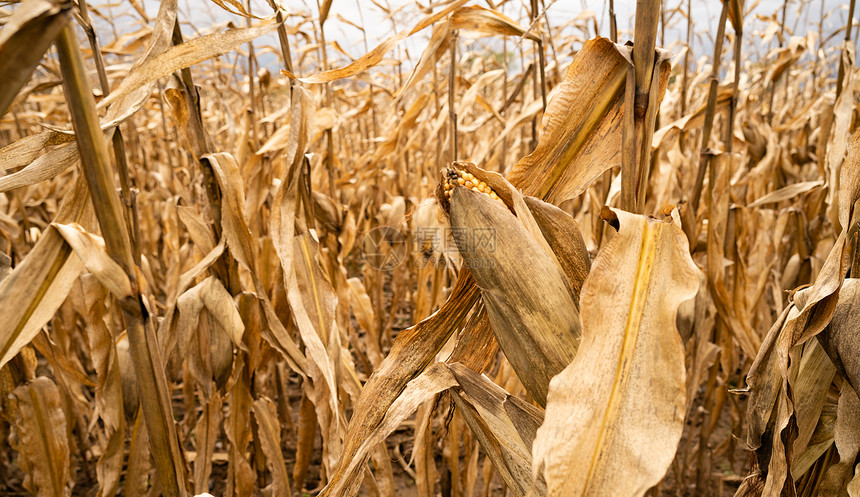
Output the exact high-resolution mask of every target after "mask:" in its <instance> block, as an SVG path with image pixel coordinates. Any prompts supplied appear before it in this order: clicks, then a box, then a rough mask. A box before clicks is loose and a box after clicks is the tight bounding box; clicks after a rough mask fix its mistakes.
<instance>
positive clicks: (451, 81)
mask: <svg viewBox="0 0 860 497" xmlns="http://www.w3.org/2000/svg"><path fill="white" fill-rule="evenodd" d="M456 79H457V30H456V29H455V30H452V31H451V66H450V69H449V71H448V118H449V119H450V121H451V162H454V161H455V160H457V110H456V108H455V107H454V105H456V100H457V98H456V97H457V95H456V91H457V82H456Z"/></svg>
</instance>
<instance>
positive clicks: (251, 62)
mask: <svg viewBox="0 0 860 497" xmlns="http://www.w3.org/2000/svg"><path fill="white" fill-rule="evenodd" d="M245 10H247V11H248V13H249V14H250V13H251V0H245ZM245 25H246V26H248V27H249V28H250V27H251V18H250V17H246V18H245ZM256 65H257V58H256V57H255V55H254V42H253V41H249V42H248V98H249V99H250V102H249V103H248V118H249V119H250V120H251V143H252V144H253V147H254V148H255V149H256V148H257V146H258V143H257V117H256V116H257V113H256V111H255V105H256V100H257V99H256V95H255V92H254V76H255V75H256V73H255V71H254V68H255V66H256Z"/></svg>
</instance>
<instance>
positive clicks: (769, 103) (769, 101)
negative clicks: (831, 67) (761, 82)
mask: <svg viewBox="0 0 860 497" xmlns="http://www.w3.org/2000/svg"><path fill="white" fill-rule="evenodd" d="M787 8H788V0H783V2H782V19H781V20H780V23H779V36H778V39H779V48H782V47H783V46H784V45H785V43H784V42H783V39H784V38H785V14H786V12H785V11H786V9H787ZM849 22H850V21H849ZM840 66H841V64H840ZM778 81H779V80H774V81H772V82H771V85H770V92H769V93H768V96H767V115H766V117H767V122H768V124H770V122H771V121H772V120H773V99H774V96H775V95H776V85H777V83H778ZM786 84H788V83H786Z"/></svg>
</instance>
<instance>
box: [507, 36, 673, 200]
mask: <svg viewBox="0 0 860 497" xmlns="http://www.w3.org/2000/svg"><path fill="white" fill-rule="evenodd" d="M658 66H659V68H660V71H661V73H660V86H659V93H658V103H659V100H660V99H662V96H663V92H664V91H665V88H666V83H667V81H668V77H669V67H668V62H658ZM627 68H628V61H627V59H626V58H625V57H624V55H622V54H621V52H620V51H619V49H618V48H616V46H615V45H614V44H613V43H612V42H610V41H609V40H607V39H605V38H595V39H592V40H588V41H587V42H585V44H584V45H583V47H582V50H580V51H579V52H577V54H576V57H574V59H573V62H572V63H571V65H570V67H569V68H568V70H567V74H566V75H565V78H564V81H562V83H561V84H560V85H559V90H558V93H557V94H556V96H555V97H554V98H553V99H552V100H551V101H550V102H549V105H547V108H546V113H545V114H544V119H543V125H542V132H541V139H540V141H539V142H538V145H537V148H535V150H534V152H532V153H531V154H529V155H527V156H525V157H523V158H522V159H520V161H519V162H517V163H516V165H514V167H513V169H512V170H511V172H510V174H509V175H508V180H510V182H511V183H513V184H514V185H516V186H517V187H518V188H521V189H522V191H523V193H525V194H527V195H531V196H534V197H537V198H540V199H542V200H546V201H547V202H550V203H552V204H559V203H561V202H562V201H564V200H566V199H569V198H573V197H575V196H576V195H579V194H580V193H582V192H583V191H585V189H586V188H587V187H588V185H589V184H591V182H592V181H594V180H595V179H597V178H598V177H599V176H600V175H601V174H603V172H604V171H606V170H607V169H609V168H612V167H613V166H618V165H620V164H621V149H622V147H621V122H622V116H623V101H624V82H625V78H626V75H627Z"/></svg>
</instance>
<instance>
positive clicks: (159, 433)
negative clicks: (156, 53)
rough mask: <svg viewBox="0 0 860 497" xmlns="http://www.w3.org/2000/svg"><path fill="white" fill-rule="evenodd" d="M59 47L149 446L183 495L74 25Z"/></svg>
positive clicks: (154, 355)
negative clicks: (120, 283) (126, 295)
mask: <svg viewBox="0 0 860 497" xmlns="http://www.w3.org/2000/svg"><path fill="white" fill-rule="evenodd" d="M57 51H58V54H59V59H60V68H61V70H62V73H63V84H64V87H65V89H66V101H67V104H68V106H69V111H70V113H71V116H72V123H73V124H74V128H75V132H76V135H77V142H78V150H79V153H80V156H81V164H82V166H83V172H84V176H85V178H86V181H87V186H88V187H89V190H90V197H91V198H92V202H93V206H94V207H95V212H96V217H97V218H98V221H99V225H100V227H101V231H102V234H103V235H104V241H105V245H106V248H107V252H108V254H109V255H110V256H111V257H112V258H113V259H114V260H115V261H116V262H117V263H118V264H119V265H120V266H121V267H122V269H123V271H124V272H125V273H126V275H127V277H128V279H129V281H130V282H131V288H132V298H130V299H128V300H127V301H124V302H120V308H121V309H122V314H123V319H124V321H125V325H126V328H127V332H128V339H129V346H130V350H131V356H132V361H133V364H134V370H135V374H136V376H137V385H138V389H139V396H140V402H141V407H142V409H143V415H144V421H145V422H146V427H147V431H148V432H149V435H150V436H149V440H150V447H151V449H152V456H153V459H154V460H155V466H156V470H157V471H158V476H159V480H160V482H161V487H162V491H163V492H164V494H165V495H168V496H171V497H172V496H184V495H185V464H184V460H183V458H182V451H181V449H180V447H179V440H178V438H177V436H176V429H175V427H174V424H173V423H174V422H173V419H174V418H173V408H172V407H171V405H170V398H169V391H168V386H167V378H166V377H165V376H164V365H163V363H162V360H161V356H160V352H159V347H158V342H157V340H156V337H155V334H154V332H153V329H152V327H151V326H147V323H146V321H147V317H148V314H147V312H146V310H145V309H144V308H143V305H142V302H141V301H140V296H139V293H138V291H139V290H138V287H137V277H136V274H137V270H136V266H135V264H134V259H133V257H132V248H131V242H130V240H129V236H128V231H127V229H126V224H125V222H124V221H123V217H122V213H121V208H120V202H119V198H117V196H116V187H115V184H114V178H113V171H111V170H110V157H109V155H108V150H107V146H106V144H105V142H104V134H103V133H102V131H101V127H100V125H99V121H98V115H97V114H96V108H95V100H94V98H93V95H92V91H91V90H90V87H89V84H88V82H87V74H86V68H85V66H84V61H83V57H82V56H81V53H80V48H79V46H78V40H77V37H76V35H75V31H74V28H72V27H71V26H68V25H67V26H66V27H65V28H64V29H63V30H62V31H61V33H60V35H59V37H58V38H57Z"/></svg>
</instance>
